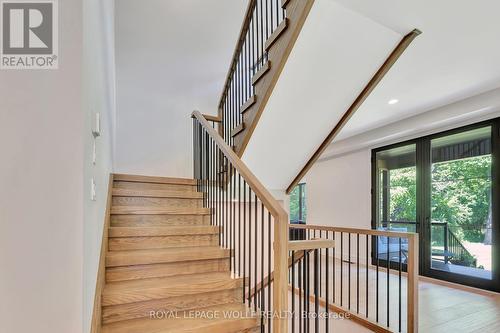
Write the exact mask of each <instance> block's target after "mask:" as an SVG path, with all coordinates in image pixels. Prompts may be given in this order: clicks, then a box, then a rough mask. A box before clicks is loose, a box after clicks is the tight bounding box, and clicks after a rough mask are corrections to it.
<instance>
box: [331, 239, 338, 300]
mask: <svg viewBox="0 0 500 333" xmlns="http://www.w3.org/2000/svg"><path fill="white" fill-rule="evenodd" d="M332 239H333V240H335V231H332ZM336 251H337V247H336V246H334V247H333V249H332V300H333V304H335V303H336V298H335V291H336V289H337V285H336V284H335V276H336V275H337V271H336V268H335V262H336V261H337V258H336V257H335V252H336Z"/></svg>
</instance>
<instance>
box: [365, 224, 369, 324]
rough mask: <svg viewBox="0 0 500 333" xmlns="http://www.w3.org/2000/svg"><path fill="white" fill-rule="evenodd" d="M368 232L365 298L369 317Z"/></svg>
mask: <svg viewBox="0 0 500 333" xmlns="http://www.w3.org/2000/svg"><path fill="white" fill-rule="evenodd" d="M368 237H369V236H368V234H367V235H366V290H365V292H366V295H365V297H366V298H365V299H366V305H365V307H366V318H368V304H369V299H368V274H369V272H368Z"/></svg>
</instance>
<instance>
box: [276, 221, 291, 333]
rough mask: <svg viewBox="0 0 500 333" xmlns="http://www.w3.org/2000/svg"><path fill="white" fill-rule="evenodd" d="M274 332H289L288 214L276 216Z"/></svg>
mask: <svg viewBox="0 0 500 333" xmlns="http://www.w3.org/2000/svg"><path fill="white" fill-rule="evenodd" d="M275 220H276V221H275V227H274V289H273V312H274V314H273V315H274V316H273V332H275V333H287V332H288V315H287V311H288V215H287V214H286V213H284V214H280V215H279V216H278V217H276V218H275Z"/></svg>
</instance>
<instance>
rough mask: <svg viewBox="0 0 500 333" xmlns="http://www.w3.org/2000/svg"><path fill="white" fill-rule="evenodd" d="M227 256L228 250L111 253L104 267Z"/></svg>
mask: <svg viewBox="0 0 500 333" xmlns="http://www.w3.org/2000/svg"><path fill="white" fill-rule="evenodd" d="M228 257H229V250H224V251H217V252H216V253H204V252H201V253H190V252H184V253H182V254H176V255H168V256H166V255H163V254H158V255H147V256H145V255H142V254H135V253H127V254H126V255H122V254H120V255H119V256H116V255H114V256H113V255H111V253H110V256H109V257H107V258H106V267H118V266H130V265H149V264H162V263H172V262H182V261H196V260H207V259H222V258H228Z"/></svg>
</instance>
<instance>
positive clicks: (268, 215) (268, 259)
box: [267, 212, 272, 333]
mask: <svg viewBox="0 0 500 333" xmlns="http://www.w3.org/2000/svg"><path fill="white" fill-rule="evenodd" d="M267 253H268V256H267V309H268V311H272V308H271V256H272V246H271V213H270V212H268V213H267ZM270 313H272V312H270ZM271 320H272V316H269V319H268V322H267V325H268V327H267V331H268V332H269V333H271Z"/></svg>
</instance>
